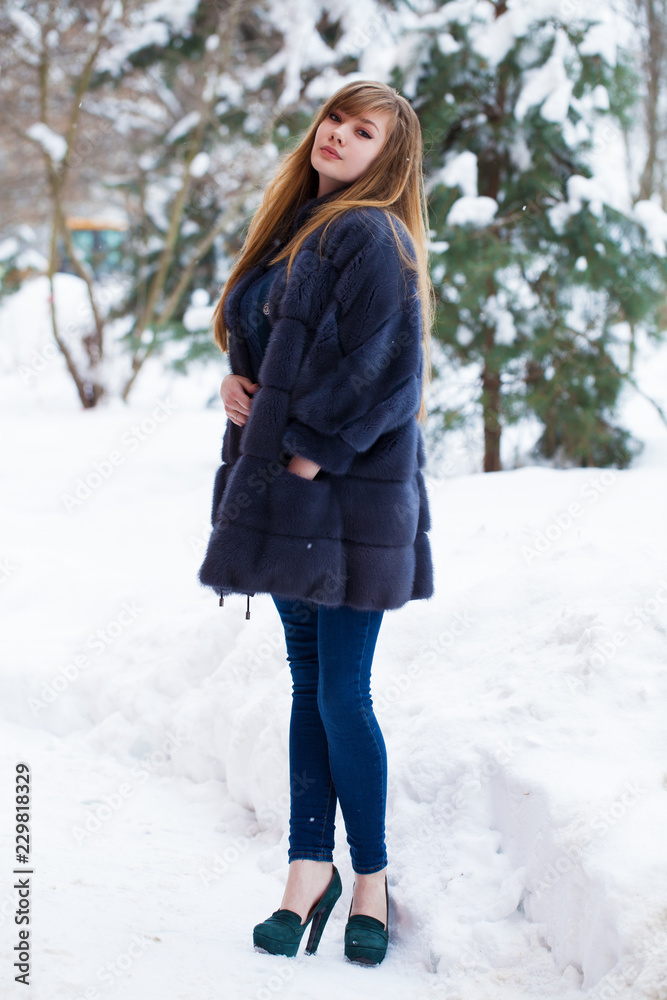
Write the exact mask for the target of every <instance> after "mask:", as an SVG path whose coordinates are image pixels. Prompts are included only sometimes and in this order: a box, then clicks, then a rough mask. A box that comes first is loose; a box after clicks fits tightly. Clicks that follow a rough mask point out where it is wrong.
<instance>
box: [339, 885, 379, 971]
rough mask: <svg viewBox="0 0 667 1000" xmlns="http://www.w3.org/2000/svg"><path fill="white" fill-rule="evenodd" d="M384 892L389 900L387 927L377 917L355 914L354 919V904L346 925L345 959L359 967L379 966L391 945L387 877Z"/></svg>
mask: <svg viewBox="0 0 667 1000" xmlns="http://www.w3.org/2000/svg"><path fill="white" fill-rule="evenodd" d="M384 891H385V897H386V899H387V926H386V927H385V925H384V924H383V923H382V921H381V920H377V919H376V917H369V916H367V915H366V914H365V913H355V915H354V916H353V917H351V916H350V913H352V903H350V911H349V913H348V915H347V924H346V925H345V958H346V959H347V960H348V961H349V962H356V963H357V964H358V965H379V964H380V962H381V961H382V959H383V958H384V957H385V955H386V954H387V945H388V943H389V889H388V886H387V876H386V875H385V877H384Z"/></svg>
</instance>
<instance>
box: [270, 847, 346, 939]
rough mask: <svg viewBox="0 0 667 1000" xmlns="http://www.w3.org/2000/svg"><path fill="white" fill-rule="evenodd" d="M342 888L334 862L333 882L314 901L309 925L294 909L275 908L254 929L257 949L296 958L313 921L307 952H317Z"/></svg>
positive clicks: (307, 920)
mask: <svg viewBox="0 0 667 1000" xmlns="http://www.w3.org/2000/svg"><path fill="white" fill-rule="evenodd" d="M342 891H343V886H342V885H341V881H340V875H339V874H338V869H337V868H336V866H335V865H334V866H333V875H332V876H331V881H330V882H329V885H328V886H327V888H326V890H325V891H324V894H323V895H322V896H321V897H320V899H318V900H317V902H315V903H314V904H313V906H312V908H311V910H310V913H309V914H308V917H307V919H306V922H305V924H302V923H301V917H300V916H299V914H298V913H295V912H294V910H274V912H273V913H272V914H271V916H270V917H269V918H268V920H264V921H263V922H262V923H261V924H257V926H256V927H255V928H254V930H253V932H252V938H253V942H254V945H255V949H256V950H257V951H264V952H268V954H269V955H287V957H288V958H293V957H294V956H295V955H296V953H297V951H298V950H299V945H300V944H301V938H302V937H303V935H304V931H305V930H306V927H307V926H308V924H309V923H310V922H311V920H312V927H311V928H310V934H309V936H308V943H307V944H306V949H305V950H306V955H314V954H315V952H316V951H317V946H318V945H319V943H320V938H321V937H322V932H323V931H324V928H325V927H326V923H327V920H328V919H329V917H330V915H331V911H332V910H333V908H334V906H335V905H336V902H337V901H338V899H339V898H340V895H341V893H342Z"/></svg>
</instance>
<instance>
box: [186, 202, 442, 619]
mask: <svg viewBox="0 0 667 1000" xmlns="http://www.w3.org/2000/svg"><path fill="white" fill-rule="evenodd" d="M321 200H322V199H317V198H316V199H311V200H310V201H309V202H306V204H305V205H303V206H302V207H301V209H300V210H299V213H298V214H297V218H296V225H297V226H298V225H301V224H302V223H303V222H304V221H305V219H306V218H307V216H308V214H309V212H310V211H311V210H312V209H313V207H315V206H316V205H318V204H319V203H320V201H321ZM394 225H395V226H396V229H397V231H398V232H400V234H401V239H402V240H403V242H404V245H405V247H406V249H407V250H408V252H409V253H410V254H411V255H414V249H413V246H412V241H411V238H410V234H409V233H408V231H407V229H406V228H405V227H404V226H403V224H402V223H401V222H400V221H399V220H398V219H396V220H395V222H394ZM320 234H321V230H317V231H316V232H315V233H313V234H312V235H311V236H310V237H309V238H308V239H307V241H306V242H305V244H304V246H303V247H302V249H301V250H300V252H299V253H298V254H297V256H296V258H295V260H294V264H293V266H292V272H291V274H290V278H289V281H287V278H286V271H285V270H284V269H283V270H281V271H280V272H279V274H278V276H277V277H276V280H275V281H274V282H273V284H272V286H271V291H270V295H269V307H268V308H269V313H268V315H269V320H270V322H271V336H270V338H269V342H268V345H267V348H266V352H265V354H264V357H263V360H262V364H261V367H260V369H259V372H258V374H257V382H258V383H259V385H260V388H259V389H258V390H256V392H255V393H254V396H253V399H252V403H251V406H250V414H249V417H248V419H247V421H246V423H245V425H244V426H243V427H239V426H237V425H236V424H234V423H232V421H231V420H230V421H228V422H227V426H226V429H225V433H224V438H223V442H222V456H221V457H222V465H221V466H220V467H219V469H218V471H217V473H216V476H215V483H214V488H213V503H212V511H211V521H212V525H213V531H212V533H211V536H210V539H209V542H208V548H207V552H206V556H205V559H204V562H203V564H202V566H201V568H200V570H199V581H200V583H201V584H202V585H204V586H208V587H213V588H214V589H215V590H216V591H218V592H219V593H220V597H221V600H222V596H223V594H226V593H241V594H249V595H252V594H255V593H274V594H276V595H277V596H280V597H288V598H302V599H304V600H310V601H314V602H316V603H319V604H324V605H328V606H331V607H335V606H338V605H341V604H345V605H348V606H350V607H353V608H361V609H384V610H389V609H392V608H399V607H401V606H402V605H404V604H405V603H406V602H407V601H409V600H414V599H417V598H428V597H430V596H431V595H432V594H433V568H432V562H431V552H430V546H429V541H428V536H427V531H428V530H429V528H430V515H429V506H428V500H427V495H426V489H425V485H424V479H423V476H422V472H421V468H422V466H423V465H424V462H425V453H424V443H423V439H422V434H421V430H420V428H419V425H418V424H417V421H416V419H415V417H416V413H417V411H418V409H419V405H420V394H421V378H422V351H421V309H420V305H419V299H418V297H417V291H416V279H415V278H414V277H413V276H412V275H410V274H407V272H405V270H404V268H402V266H401V262H400V257H399V254H398V249H397V247H396V241H395V238H394V236H393V233H392V231H391V228H390V226H389V223H388V220H387V217H386V215H385V213H384V212H383V211H382V210H380V209H376V208H364V209H357V210H354V211H350V212H346V213H345V214H344V215H343V216H342V217H341V218H339V219H338V220H336V222H335V223H332V225H331V226H330V227H329V231H328V233H327V236H326V238H325V240H324V241H323V242H322V257H321V259H320V256H319V253H318V243H319V238H320ZM262 269H263V265H262V264H258V265H256V266H255V267H254V268H252V269H251V270H250V271H249V272H247V273H246V274H245V275H244V276H243V277H242V278H241V280H240V281H239V282H238V283H237V285H236V286H235V287H234V289H233V290H232V291H231V292H230V295H229V297H228V299H227V302H226V304H225V305H226V308H225V321H226V324H227V329H228V331H229V359H230V365H231V369H232V372H234V373H235V374H237V375H245V376H247V377H248V378H251V379H252V377H253V375H252V369H251V364H250V356H249V352H248V347H247V344H246V343H245V341H244V338H243V337H242V336H241V335H240V332H239V331H240V324H239V302H240V299H241V297H242V295H243V292H244V291H245V289H246V288H247V287H248V286H249V284H250V283H251V282H252V281H254V280H255V279H256V278H257V277H258V275H259V274H261V272H262ZM291 455H302V456H304V457H306V458H309V459H312V460H313V461H314V462H317V464H318V465H320V466H321V470H320V472H318V474H317V476H316V477H315V479H312V480H309V479H305V478H303V477H301V476H298V475H297V474H296V473H292V472H289V471H288V470H287V468H286V465H287V462H288V461H289V458H290V456H291Z"/></svg>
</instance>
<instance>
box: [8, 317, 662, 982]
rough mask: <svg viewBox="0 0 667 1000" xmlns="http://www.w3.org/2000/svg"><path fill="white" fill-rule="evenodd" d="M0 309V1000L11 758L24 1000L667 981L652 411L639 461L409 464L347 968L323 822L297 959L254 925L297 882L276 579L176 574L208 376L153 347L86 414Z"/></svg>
mask: <svg viewBox="0 0 667 1000" xmlns="http://www.w3.org/2000/svg"><path fill="white" fill-rule="evenodd" d="M36 308H37V307H36ZM39 308H41V306H40V307H39ZM7 315H8V314H7V313H6V312H5V313H4V317H5V328H4V331H3V337H5V340H4V346H3V352H4V353H3V355H2V358H1V359H0V368H2V374H1V376H0V414H1V418H2V425H3V433H2V436H1V444H0V477H1V479H2V500H1V504H2V509H1V515H0V607H1V608H2V620H3V626H2V628H3V632H2V635H3V642H2V652H3V654H4V666H3V669H2V673H1V675H0V685H1V687H0V724H1V733H2V758H1V765H0V767H1V771H2V774H1V780H0V787H1V788H2V789H3V790H4V791H3V795H4V801H3V807H2V808H3V814H4V817H5V818H4V819H3V823H2V828H1V831H0V832H1V836H0V840H1V846H2V857H3V858H4V869H3V873H2V888H1V890H0V951H1V953H2V955H3V958H2V961H1V962H0V981H1V982H4V983H5V986H4V987H3V996H8V997H9V996H12V997H13V996H17V997H18V996H22V995H24V994H23V992H22V991H23V987H22V986H21V985H20V984H16V983H14V982H13V978H14V974H15V970H14V969H13V968H12V961H13V959H12V958H11V956H12V955H13V954H14V952H13V951H12V949H13V948H14V946H15V945H16V944H17V943H18V930H19V928H18V927H17V926H16V925H15V923H14V910H15V909H16V906H17V899H18V897H17V890H16V889H14V888H13V887H12V885H13V879H14V875H13V857H14V850H13V839H14V832H13V823H12V816H13V808H14V805H13V796H12V791H13V788H14V776H15V766H16V764H17V762H19V761H25V762H27V763H28V764H29V765H30V767H31V769H32V781H33V786H32V795H33V812H32V818H31V835H32V847H33V854H32V861H33V865H32V867H33V869H34V874H33V875H32V876H31V879H32V895H31V915H32V921H31V924H30V929H31V938H30V945H31V951H32V974H31V980H32V982H31V989H30V996H31V997H33V998H36V1000H60V998H62V1000H83V998H86V1000H99V998H101V1000H107V998H108V1000H113V998H115V997H121V996H122V997H127V998H130V1000H152V998H156V1000H157V998H160V1000H163V998H164V1000H181V998H183V1000H185V998H187V1000H213V998H216V1000H217V998H221V997H225V998H234V1000H236V998H239V1000H246V998H249V1000H254V998H257V1000H265V998H267V1000H268V998H273V997H276V998H280V997H285V998H290V1000H301V998H303V1000H329V998H331V1000H333V998H336V1000H338V998H339V997H340V996H341V995H348V996H350V997H355V998H361V1000H363V998H369V1000H370V998H371V997H373V998H374V997H376V996H383V997H385V998H396V1000H398V998H400V1000H412V998H422V997H423V998H429V997H442V998H451V1000H454V998H457V1000H458V998H460V1000H487V998H489V1000H491V998H493V1000H518V998H526V1000H538V998H540V1000H541V998H552V997H554V998H555V997H558V998H565V1000H574V998H577V997H580V996H582V995H583V994H584V993H585V994H586V996H588V997H591V998H595V1000H598V998H599V1000H608V998H633V1000H635V998H637V1000H639V998H642V1000H665V997H666V996H667V905H666V903H665V900H666V899H667V865H666V864H665V849H664V844H665V829H666V828H667V792H666V789H667V737H666V736H665V716H666V709H667V634H666V628H667V558H666V557H667V542H666V532H665V525H664V509H665V501H664V498H665V495H667V462H666V461H665V460H666V458H667V430H666V429H665V427H664V426H663V425H662V424H661V423H660V421H659V420H658V418H657V416H656V414H655V411H654V410H653V409H652V408H651V407H650V405H649V404H648V403H647V402H646V401H645V400H644V399H643V398H641V397H640V396H639V395H637V394H636V393H634V392H633V391H631V390H628V393H627V394H626V396H625V397H624V402H623V418H624V423H625V425H626V426H630V427H631V429H632V430H633V431H634V433H635V434H636V435H637V436H638V437H640V438H641V439H642V440H644V441H645V442H646V448H645V450H644V452H643V454H642V455H641V456H640V457H639V458H638V459H637V460H636V462H635V464H634V466H633V468H632V469H630V470H627V471H618V470H599V469H597V470H596V469H575V470H554V469H550V468H546V467H530V466H525V467H523V468H517V469H512V470H509V471H506V472H502V473H496V474H493V475H486V476H485V475H477V474H469V473H466V472H462V471H461V468H462V467H464V466H465V463H466V461H468V459H467V457H466V456H465V455H463V454H462V453H461V452H462V449H459V450H458V451H457V449H456V447H455V442H453V444H452V457H453V464H452V466H450V467H449V468H453V471H452V472H451V473H450V474H448V475H446V476H442V475H441V476H439V475H437V474H436V473H435V471H433V472H432V473H431V475H430V477H429V478H428V479H427V486H428V489H429V496H430V501H431V513H432V519H433V525H434V526H433V530H432V532H431V541H432V547H433V553H434V559H435V577H436V593H435V596H434V597H433V598H432V599H431V600H430V601H419V602H412V603H410V604H408V605H406V606H405V607H403V608H401V609H400V610H398V611H393V612H387V613H386V614H385V618H384V621H383V624H382V628H381V630H380V636H379V639H378V644H377V650H376V655H375V662H374V699H375V705H376V710H377V712H378V715H379V718H380V722H381V725H382V727H383V731H384V734H385V739H386V742H387V749H388V756H389V764H390V781H389V804H388V816H387V820H388V851H389V857H390V876H389V890H390V897H391V907H390V949H389V951H388V954H387V958H386V960H385V962H384V963H383V964H382V965H381V966H380V967H379V968H375V969H363V968H359V967H357V966H353V965H350V964H349V963H346V962H345V961H344V958H343V928H344V924H345V919H346V915H347V910H348V906H349V899H350V892H351V887H352V877H353V876H352V872H351V868H350V864H349V857H348V853H347V848H346V843H345V836H344V827H343V823H342V817H340V814H339V820H338V823H337V830H338V847H337V851H336V856H335V861H336V864H337V865H338V867H339V869H340V871H341V877H342V879H343V884H344V893H343V897H342V899H341V901H340V902H339V904H338V906H337V907H336V909H335V910H334V914H333V916H332V918H331V921H330V923H329V926H328V927H327V929H326V931H325V934H324V937H323V939H322V943H321V945H320V949H319V951H318V954H317V955H316V956H312V957H307V956H305V955H304V954H303V948H302V949H301V951H300V954H299V955H298V956H297V957H296V958H295V959H285V958H275V957H272V956H267V955H263V954H259V953H256V952H254V950H253V948H252V937H251V932H252V927H253V925H254V924H255V923H256V922H258V921H259V920H262V919H264V918H265V917H266V916H268V915H269V913H271V912H272V910H274V909H275V908H277V907H278V905H279V903H280V898H281V895H282V888H283V884H284V878H285V875H286V864H287V858H286V852H287V841H286V828H287V814H288V802H287V727H288V715H289V702H290V679H289V670H288V666H287V662H286V659H285V648H284V636H283V634H282V628H281V624H280V620H279V618H278V616H277V613H276V611H275V608H274V606H273V603H272V601H271V599H270V598H269V597H268V596H266V595H264V596H260V595H258V596H257V597H255V598H253V599H252V601H251V618H250V620H246V618H245V606H246V605H245V599H244V598H243V597H241V596H235V597H231V598H229V600H227V601H226V602H225V606H224V608H219V606H218V603H217V599H216V597H215V595H214V593H213V592H212V591H211V590H208V589H204V588H202V587H200V585H199V584H198V581H197V578H196V573H197V569H198V566H199V564H200V562H201V558H202V554H203V547H204V544H205V542H206V540H207V538H208V531H209V507H210V496H211V489H212V485H213V476H214V473H215V470H216V468H217V465H218V461H219V449H220V442H221V438H222V433H223V430H224V412H223V410H222V407H221V405H220V404H219V403H218V405H217V406H212V407H208V408H206V407H205V405H204V404H205V403H206V402H207V401H208V400H209V399H211V397H215V396H216V395H217V392H218V387H219V383H220V378H221V377H222V375H223V374H224V373H225V371H226V370H227V369H226V367H225V363H224V361H223V360H222V359H221V360H220V362H219V363H217V362H216V363H212V364H210V365H209V366H207V367H206V368H200V369H197V370H194V369H193V371H192V373H191V375H189V376H188V378H187V379H182V378H176V379H175V380H173V381H170V380H169V379H167V378H166V377H164V376H162V375H161V374H160V372H159V364H158V363H157V361H156V363H155V364H154V365H153V366H150V367H147V369H146V371H145V372H142V374H141V376H140V379H139V381H138V382H137V385H136V395H135V397H134V399H133V401H132V403H131V405H130V406H129V407H128V406H125V405H123V404H121V403H118V402H116V403H113V404H111V405H109V406H104V407H100V408H98V409H97V410H94V411H88V412H82V411H81V410H80V409H79V407H78V404H77V402H76V399H75V398H74V395H73V392H72V389H71V386H70V385H69V383H68V381H67V377H66V375H65V374H64V373H63V371H62V365H61V362H60V360H59V358H58V357H57V356H53V357H45V358H44V360H45V363H44V364H39V365H38V366H36V367H35V370H34V372H33V374H32V375H28V376H27V375H26V370H25V367H24V369H23V372H22V373H21V372H20V371H19V370H18V368H17V366H20V365H21V364H23V365H26V364H27V365H30V364H31V363H32V362H31V361H30V356H31V352H36V354H35V357H36V358H39V357H40V356H42V355H43V354H44V349H45V345H46V344H47V343H48V330H47V327H46V326H45V323H46V317H44V318H43V322H42V320H40V321H39V322H38V321H37V320H36V321H35V322H34V323H30V322H29V321H28V319H25V317H24V320H23V322H22V323H21V326H20V328H19V327H17V326H16V322H17V321H16V320H12V323H11V324H10V326H11V328H10V327H8V326H7ZM40 323H41V325H40ZM31 338H32V339H31ZM40 338H41V339H40ZM40 352H41V353H40ZM38 369H39V370H38ZM637 376H638V379H639V383H640V385H641V386H642V388H643V389H644V390H645V391H646V392H648V393H649V394H651V395H653V396H654V397H655V398H656V399H658V400H659V401H660V402H661V404H662V405H663V407H664V406H665V405H666V403H667V400H666V392H665V385H666V384H667V350H665V349H664V348H663V349H660V350H657V349H655V348H652V347H649V346H647V345H644V346H643V348H642V354H641V360H640V364H639V367H638V372H637ZM505 447H506V449H507V451H508V454H509V453H510V452H511V450H512V448H513V447H514V446H513V442H512V438H511V437H510V436H509V435H508V437H507V439H506V443H505ZM112 456H116V457H115V458H113V457H112ZM458 461H460V464H459V466H457V465H456V463H457V462H458Z"/></svg>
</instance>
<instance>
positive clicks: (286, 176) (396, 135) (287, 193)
mask: <svg viewBox="0 0 667 1000" xmlns="http://www.w3.org/2000/svg"><path fill="white" fill-rule="evenodd" d="M334 109H335V110H340V111H343V112H344V113H345V114H348V115H350V116H351V117H354V118H356V117H360V116H365V115H367V114H368V113H369V112H371V111H387V112H389V115H390V124H389V128H388V130H387V138H386V141H385V144H384V146H383V148H382V151H381V152H380V154H379V155H378V156H377V158H376V159H375V160H374V161H373V163H371V165H370V167H369V168H368V170H367V171H366V172H365V173H364V174H362V176H361V177H359V178H358V179H357V180H356V181H354V182H353V183H351V184H349V185H348V186H347V187H345V188H343V189H341V193H340V195H339V196H334V197H333V198H327V199H326V201H325V202H324V203H323V204H321V205H320V206H318V208H317V209H316V210H315V211H313V212H312V213H311V215H310V217H309V218H308V219H307V220H306V222H305V223H304V224H303V226H301V228H300V229H299V230H298V231H297V232H296V233H295V234H294V236H293V237H292V238H291V239H290V240H289V242H288V243H287V245H286V246H284V247H283V248H282V249H281V250H280V252H279V253H277V254H276V255H275V256H274V257H273V258H272V259H271V260H270V262H269V263H271V264H275V263H277V262H278V261H280V260H283V259H285V258H286V257H288V258H289V260H288V266H287V277H288V279H289V273H290V270H291V267H292V263H293V261H294V258H295V256H296V254H297V253H298V252H299V250H300V248H301V246H302V244H303V242H304V240H305V239H307V237H308V236H310V234H311V233H313V232H314V231H315V230H316V229H319V228H320V226H323V225H324V230H323V232H322V236H324V233H325V232H326V230H327V229H328V227H329V225H330V223H332V222H333V221H334V219H336V218H338V217H339V216H340V215H342V213H343V212H346V211H349V210H350V209H353V208H364V207H369V206H373V207H375V208H380V209H384V211H385V213H386V215H387V218H388V221H389V224H390V225H391V228H392V230H393V232H394V235H395V236H396V237H397V241H396V242H397V246H398V250H399V254H400V256H401V259H402V261H403V263H404V265H405V266H406V267H407V268H409V269H410V270H413V271H416V273H417V286H418V294H419V300H420V304H421V316H422V337H421V344H422V354H423V359H424V365H423V378H422V395H421V405H420V408H419V412H418V413H417V415H416V416H417V420H418V421H421V422H422V423H425V421H426V415H427V413H426V404H425V393H426V387H427V386H428V385H429V384H430V381H431V350H430V341H431V327H432V325H433V317H434V312H435V301H434V300H435V294H434V291H433V285H432V283H431V279H430V276H429V269H428V251H427V232H428V207H427V202H426V193H425V190H424V179H423V176H422V135H421V127H420V124H419V119H418V117H417V115H416V113H415V111H414V109H413V108H412V106H411V105H410V103H409V102H408V101H407V100H406V99H405V97H403V96H402V95H401V94H399V93H398V91H397V90H394V88H393V87H389V86H387V84H384V83H379V82H377V81H368V80H361V81H357V82H355V83H348V84H346V85H345V86H344V87H341V88H340V90H338V91H337V92H336V93H335V94H334V95H333V96H332V97H330V98H329V100H328V101H327V102H326V103H325V104H324V105H323V106H322V107H321V108H320V110H319V111H318V112H317V114H316V115H315V117H314V118H313V121H312V123H311V125H310V127H309V129H308V131H307V132H306V134H305V135H304V137H303V138H302V139H301V141H300V142H299V144H298V145H297V146H296V148H295V149H293V150H292V151H291V152H289V153H288V154H287V155H286V157H285V158H284V160H283V161H282V163H281V165H280V167H279V168H278V171H277V173H276V175H275V176H274V178H273V180H272V181H271V182H270V183H269V185H268V187H267V188H266V191H265V192H264V197H263V198H262V202H261V204H260V206H259V208H258V209H257V211H256V212H255V214H254V216H253V218H252V221H251V223H250V226H249V228H248V232H247V234H246V237H245V240H244V242H243V246H242V247H241V251H240V253H239V256H238V257H237V260H236V263H235V264H234V267H233V268H232V271H231V273H230V275H229V277H228V278H227V281H226V283H225V287H224V290H223V292H222V295H221V296H220V299H219V301H218V303H217V305H216V308H215V312H214V314H213V328H214V339H215V342H216V343H217V344H218V346H219V347H220V349H221V350H222V351H223V352H226V351H227V350H228V346H229V341H228V336H227V329H226V327H225V322H224V306H225V300H226V298H227V295H228V294H229V292H230V291H231V289H232V288H233V286H234V285H235V284H236V282H237V281H239V279H240V278H241V277H242V276H243V275H244V274H245V273H246V272H247V271H249V270H250V269H251V268H252V267H254V266H255V264H258V263H259V262H260V261H261V260H262V259H263V258H264V257H265V256H266V254H267V253H269V252H270V250H271V249H272V247H273V246H274V245H275V240H276V238H278V239H279V240H280V241H281V242H282V238H285V237H286V235H287V234H288V233H289V232H290V229H291V226H292V223H293V222H294V219H295V217H296V214H297V212H298V210H299V209H300V208H301V206H302V205H303V204H305V202H307V201H308V200H309V199H311V198H315V197H316V196H317V189H318V184H319V175H318V172H317V171H316V170H315V168H314V167H313V165H312V164H311V162H310V157H311V153H312V149H313V144H314V142H315V133H316V132H317V129H318V128H319V126H320V124H321V123H322V122H323V121H324V119H325V118H327V117H328V116H329V114H330V113H331V112H332V111H333V110H334ZM389 209H391V211H389ZM392 215H393V216H394V217H396V218H398V219H400V220H401V222H403V224H404V225H405V226H406V228H407V229H408V231H409V233H410V235H411V237H412V241H413V245H414V250H415V258H416V260H415V262H413V261H412V260H411V259H410V258H409V257H408V256H407V255H406V253H405V252H404V250H403V247H402V245H401V241H400V240H399V239H398V236H397V233H396V228H395V226H394V223H393V221H392Z"/></svg>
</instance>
